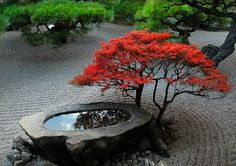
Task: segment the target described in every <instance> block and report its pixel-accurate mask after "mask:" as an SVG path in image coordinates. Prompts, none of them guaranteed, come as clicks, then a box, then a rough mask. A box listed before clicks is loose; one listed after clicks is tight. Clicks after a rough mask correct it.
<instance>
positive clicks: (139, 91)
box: [135, 84, 144, 108]
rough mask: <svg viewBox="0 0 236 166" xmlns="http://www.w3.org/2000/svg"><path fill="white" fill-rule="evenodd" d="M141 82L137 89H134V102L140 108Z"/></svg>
mask: <svg viewBox="0 0 236 166" xmlns="http://www.w3.org/2000/svg"><path fill="white" fill-rule="evenodd" d="M143 87H144V86H143V84H141V85H139V86H138V89H136V97H135V103H136V105H137V106H138V107H139V108H140V107H141V97H142V92H143Z"/></svg>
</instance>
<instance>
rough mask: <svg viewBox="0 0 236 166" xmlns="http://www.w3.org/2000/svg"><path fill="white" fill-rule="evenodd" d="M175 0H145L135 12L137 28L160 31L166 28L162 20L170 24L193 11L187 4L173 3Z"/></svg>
mask: <svg viewBox="0 0 236 166" xmlns="http://www.w3.org/2000/svg"><path fill="white" fill-rule="evenodd" d="M174 3H175V1H167V0H147V2H146V3H145V5H144V7H143V9H142V10H139V11H138V12H137V13H136V16H135V19H136V21H137V23H136V25H137V28H138V29H149V30H151V31H162V30H163V29H165V28H167V26H166V25H165V24H163V21H167V22H169V23H171V24H174V23H175V22H177V18H178V19H181V18H182V17H186V16H188V15H190V14H192V13H193V12H194V9H193V8H191V7H190V6H188V5H176V6H175V5H173V4H174Z"/></svg>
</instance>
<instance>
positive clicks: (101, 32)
mask: <svg viewBox="0 0 236 166" xmlns="http://www.w3.org/2000/svg"><path fill="white" fill-rule="evenodd" d="M132 29H133V27H129V26H121V25H112V24H104V25H102V26H101V27H100V29H96V28H95V29H94V30H93V31H92V32H89V34H88V35H87V36H84V37H79V38H76V39H75V40H74V41H73V42H72V41H71V42H69V44H67V45H65V46H62V47H59V48H57V47H55V46H52V45H46V46H40V47H30V46H29V45H28V44H27V43H26V42H25V41H24V40H23V38H22V37H21V34H20V33H19V32H7V33H4V34H1V38H0V59H1V60H0V75H1V80H0V165H1V166H9V165H10V163H9V162H8V161H7V157H6V156H7V153H9V152H10V148H11V145H12V139H13V137H14V136H15V135H21V136H23V137H25V138H26V135H25V134H24V133H23V132H22V130H21V129H20V127H19V125H18V121H19V120H20V118H22V117H23V116H25V115H30V114H32V113H35V112H39V111H44V110H47V108H52V107H59V106H63V105H65V104H70V103H73V102H77V101H79V102H81V103H89V102H98V101H114V102H131V100H130V99H128V98H123V97H121V95H119V94H118V93H114V91H113V90H109V91H107V92H106V94H105V95H104V96H101V91H100V90H99V88H96V87H84V88H77V87H74V86H71V85H70V84H69V83H68V81H69V80H70V79H72V78H73V76H74V75H75V74H78V73H80V72H81V71H82V70H83V68H84V67H85V66H86V65H87V64H88V63H91V61H92V58H91V56H92V54H93V52H94V50H96V49H98V48H99V43H100V41H104V40H105V41H106V40H108V39H110V38H113V37H118V36H121V35H123V34H124V33H125V32H127V31H130V30H132ZM226 35H227V32H204V31H197V32H195V33H193V34H192V37H191V42H192V43H196V44H197V45H199V47H202V46H203V45H205V44H208V43H212V44H216V45H220V44H221V43H222V42H223V40H224V38H225V36H226ZM219 68H220V69H222V70H223V71H224V72H225V73H229V74H230V75H231V81H232V83H233V84H234V85H235V84H236V72H235V71H236V55H235V53H234V55H231V56H230V57H229V58H227V59H226V60H225V61H224V62H222V63H221V64H220V66H219ZM151 92H152V86H151V85H150V86H147V87H146V89H145V93H144V97H143V101H142V105H143V107H144V108H145V109H146V110H147V111H150V112H155V110H156V108H155V107H154V106H153V104H152V100H151ZM114 94H115V95H114ZM164 120H165V121H170V122H172V125H171V127H172V129H173V130H175V133H174V135H175V137H176V139H175V140H172V141H170V142H169V144H168V146H169V148H170V152H171V154H172V156H171V158H169V159H164V160H165V162H166V163H167V165H170V166H204V165H205V166H235V165H236V88H235V87H234V88H233V90H232V91H231V92H230V93H229V94H228V95H227V96H226V97H225V98H223V99H220V100H207V99H202V98H199V97H194V96H180V97H179V98H177V100H176V101H175V102H174V103H173V104H172V105H171V106H170V107H169V109H168V110H167V112H166V114H165V116H164Z"/></svg>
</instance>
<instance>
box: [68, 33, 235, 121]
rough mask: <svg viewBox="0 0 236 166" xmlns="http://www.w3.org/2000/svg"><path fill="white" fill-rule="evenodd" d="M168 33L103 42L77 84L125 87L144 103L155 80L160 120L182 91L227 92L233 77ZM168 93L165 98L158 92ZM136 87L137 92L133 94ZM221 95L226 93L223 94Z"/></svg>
mask: <svg viewBox="0 0 236 166" xmlns="http://www.w3.org/2000/svg"><path fill="white" fill-rule="evenodd" d="M170 36H171V35H170V34H168V33H162V34H158V33H150V32H147V31H134V32H130V33H128V34H126V35H125V36H124V37H121V38H117V39H112V40H111V41H110V43H103V44H102V48H101V50H98V51H96V53H95V56H94V62H93V64H90V65H88V67H86V68H85V70H84V72H83V74H82V75H78V76H76V77H75V78H74V79H73V80H72V81H71V83H72V84H74V85H79V86H83V85H99V86H102V87H103V88H102V90H103V91H104V90H106V89H108V88H111V87H116V88H118V89H121V90H122V91H123V93H124V94H125V95H127V96H130V97H132V98H133V99H134V100H135V102H136V105H137V106H139V107H140V105H141V96H142V92H143V88H144V85H146V84H148V83H154V89H153V102H154V104H155V105H156V106H157V108H158V109H159V114H158V117H157V122H160V120H161V118H162V116H163V114H164V112H165V111H166V109H167V106H168V105H169V104H170V103H172V102H173V101H174V99H175V98H176V97H177V96H179V95H181V94H192V95H197V96H201V97H210V93H211V92H217V93H218V94H221V95H222V94H223V95H224V94H225V93H227V92H228V91H229V90H230V88H231V86H230V84H229V82H228V77H227V76H226V75H223V74H221V72H220V71H219V70H217V69H215V68H214V62H213V61H211V60H208V57H207V56H205V55H204V54H203V53H201V51H200V50H198V49H197V48H196V47H194V46H190V45H185V44H179V43H171V42H168V41H167V39H168V38H169V37H170ZM161 90H164V92H163V94H164V95H163V98H162V101H157V99H156V95H157V94H160V93H161ZM133 91H135V92H136V96H135V97H133V96H132V95H131V93H132V92H133ZM221 95H220V96H221Z"/></svg>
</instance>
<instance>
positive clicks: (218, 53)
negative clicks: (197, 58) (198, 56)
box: [202, 21, 236, 66]
mask: <svg viewBox="0 0 236 166" xmlns="http://www.w3.org/2000/svg"><path fill="white" fill-rule="evenodd" d="M235 43H236V21H232V25H231V28H230V31H229V34H228V35H227V37H226V39H225V41H224V43H223V44H222V45H221V46H220V47H219V48H218V50H217V49H216V48H217V47H216V46H214V47H215V48H213V47H212V45H208V46H205V47H203V49H202V52H203V53H205V54H206V55H207V56H208V57H209V58H211V59H212V60H214V61H215V62H216V66H218V65H219V63H220V62H221V61H223V60H224V59H225V58H227V57H228V56H230V55H231V54H232V53H233V52H234V50H235ZM213 49H214V50H213Z"/></svg>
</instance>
